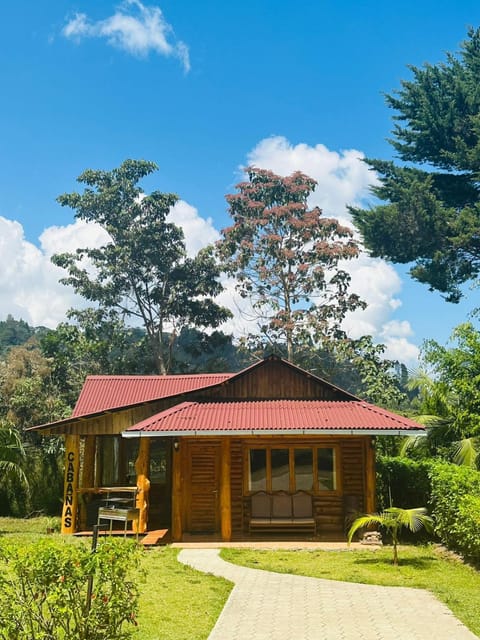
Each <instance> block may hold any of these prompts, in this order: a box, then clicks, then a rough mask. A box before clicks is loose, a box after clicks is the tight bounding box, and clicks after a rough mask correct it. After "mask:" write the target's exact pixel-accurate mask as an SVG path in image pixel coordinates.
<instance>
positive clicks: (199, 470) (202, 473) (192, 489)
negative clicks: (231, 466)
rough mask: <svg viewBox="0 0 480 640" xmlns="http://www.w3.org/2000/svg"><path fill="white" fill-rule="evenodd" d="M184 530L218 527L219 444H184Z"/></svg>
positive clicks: (210, 530) (214, 529)
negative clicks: (186, 482)
mask: <svg viewBox="0 0 480 640" xmlns="http://www.w3.org/2000/svg"><path fill="white" fill-rule="evenodd" d="M187 461H188V462H187V464H188V471H189V473H188V480H189V481H188V485H187V488H186V489H187V494H188V499H187V505H186V506H187V514H186V525H187V526H186V530H187V531H189V532H191V533H217V532H218V531H219V528H220V517H219V514H220V509H219V497H220V483H219V476H220V473H219V471H220V444H219V443H218V442H206V443H200V442H192V443H189V445H188V456H187Z"/></svg>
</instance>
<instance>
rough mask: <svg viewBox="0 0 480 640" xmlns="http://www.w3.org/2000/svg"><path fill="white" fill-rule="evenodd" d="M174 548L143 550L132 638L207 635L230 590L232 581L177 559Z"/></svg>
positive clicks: (176, 639) (184, 639)
mask: <svg viewBox="0 0 480 640" xmlns="http://www.w3.org/2000/svg"><path fill="white" fill-rule="evenodd" d="M177 553H178V549H172V548H171V547H160V548H156V549H152V550H150V551H147V552H146V553H145V558H144V569H146V578H145V582H144V583H142V584H141V585H140V591H141V593H142V596H141V599H140V612H139V617H138V623H139V627H138V632H137V634H136V635H135V636H134V637H135V638H136V640H159V639H160V638H161V639H162V640H203V639H206V638H208V636H209V634H210V631H211V630H212V628H213V626H214V624H215V622H216V620H217V618H218V616H219V615H220V612H221V610H222V609H223V606H224V604H225V602H226V600H227V598H228V596H229V594H230V591H231V589H232V583H231V582H228V581H227V580H224V579H222V578H216V577H214V576H212V575H207V574H204V573H200V572H198V571H195V570H194V569H192V568H190V567H187V566H185V565H183V564H180V563H179V562H177V559H176V557H177Z"/></svg>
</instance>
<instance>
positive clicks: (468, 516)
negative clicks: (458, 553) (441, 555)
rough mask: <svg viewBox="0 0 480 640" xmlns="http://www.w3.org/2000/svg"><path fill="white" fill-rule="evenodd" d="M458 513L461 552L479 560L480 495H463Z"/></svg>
mask: <svg viewBox="0 0 480 640" xmlns="http://www.w3.org/2000/svg"><path fill="white" fill-rule="evenodd" d="M458 515H459V525H458V528H459V532H460V533H461V534H462V538H461V539H462V549H463V552H464V554H465V556H467V558H472V559H474V560H476V561H480V496H470V495H468V496H464V497H463V498H462V499H461V500H460V504H459V507H458Z"/></svg>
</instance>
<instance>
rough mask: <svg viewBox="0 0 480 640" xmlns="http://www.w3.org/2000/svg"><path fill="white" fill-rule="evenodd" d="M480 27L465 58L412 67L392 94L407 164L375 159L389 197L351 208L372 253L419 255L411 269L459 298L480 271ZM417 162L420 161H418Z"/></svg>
mask: <svg viewBox="0 0 480 640" xmlns="http://www.w3.org/2000/svg"><path fill="white" fill-rule="evenodd" d="M479 68H480V29H476V30H474V29H471V30H470V31H469V33H468V39H467V40H466V41H465V42H463V44H462V48H461V52H460V54H459V55H458V56H455V55H453V54H447V59H446V62H444V63H442V64H439V65H430V64H426V65H424V66H423V67H422V68H417V67H413V66H412V67H410V71H411V73H412V76H413V77H412V79H411V80H408V81H402V87H401V89H400V90H399V91H397V92H396V93H395V94H393V95H387V98H386V99H387V104H388V105H389V107H391V108H392V109H394V110H395V112H396V115H395V116H394V120H395V122H396V124H395V128H394V130H393V139H392V140H391V144H392V146H393V147H394V149H395V151H396V152H397V155H398V157H399V158H400V160H401V161H403V163H405V164H402V165H397V164H395V163H394V162H386V161H383V160H368V161H367V162H368V164H369V165H370V166H371V167H372V169H374V170H375V171H377V173H378V174H379V177H380V184H379V185H378V186H375V187H374V188H373V193H374V194H375V195H376V196H377V197H378V198H380V200H382V201H384V202H386V204H380V205H378V206H375V207H373V208H371V209H355V208H352V210H351V211H352V214H353V217H354V220H355V223H356V225H357V226H358V228H359V229H360V231H361V233H362V235H363V237H364V240H365V243H366V245H367V247H368V248H369V249H370V251H371V253H372V255H374V256H381V257H384V258H387V259H389V260H393V261H394V262H400V263H409V262H412V261H415V265H414V267H413V268H412V269H411V271H410V273H411V275H412V277H414V278H415V279H417V280H418V281H420V282H423V283H427V284H428V285H429V287H430V289H437V290H439V291H442V292H444V293H445V294H446V296H447V299H448V300H450V301H453V302H457V301H458V300H459V298H460V297H461V295H462V293H461V290H460V285H461V284H462V283H464V282H465V281H467V280H469V279H474V278H476V276H477V275H478V273H479V271H480V242H479V235H478V229H479V228H480V199H479V196H480V190H479V186H478V172H479V167H480V94H479V92H478V87H477V86H478V70H479ZM412 165H413V166H412Z"/></svg>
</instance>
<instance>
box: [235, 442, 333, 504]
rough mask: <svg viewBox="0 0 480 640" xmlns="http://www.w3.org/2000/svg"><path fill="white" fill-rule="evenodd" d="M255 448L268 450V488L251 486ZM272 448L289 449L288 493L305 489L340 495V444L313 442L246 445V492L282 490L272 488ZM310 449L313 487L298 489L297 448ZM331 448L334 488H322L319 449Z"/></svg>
mask: <svg viewBox="0 0 480 640" xmlns="http://www.w3.org/2000/svg"><path fill="white" fill-rule="evenodd" d="M253 449H263V450H265V452H266V488H265V489H253V490H252V489H251V488H250V451H251V450H253ZM272 449H288V452H289V454H288V460H289V488H288V493H290V494H291V493H295V492H296V491H305V492H306V493H309V494H312V495H319V496H324V495H339V494H340V493H341V481H340V480H341V478H340V468H341V467H340V446H339V445H338V444H327V443H325V444H323V443H322V444H320V443H319V444H312V443H311V442H309V443H305V444H301V443H291V442H289V443H281V442H278V443H271V444H267V443H252V444H247V445H246V446H245V465H244V471H245V472H244V494H245V495H252V494H254V493H258V491H266V493H277V492H281V491H280V490H277V491H274V490H272V467H271V451H272ZM296 449H297V450H298V449H309V450H310V451H312V465H313V468H312V472H313V488H312V489H310V490H307V489H297V488H296V486H295V450H296ZM319 449H329V450H331V451H332V452H333V479H334V488H333V489H320V488H319V482H318V450H319Z"/></svg>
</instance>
